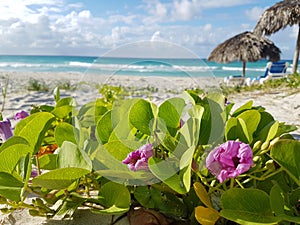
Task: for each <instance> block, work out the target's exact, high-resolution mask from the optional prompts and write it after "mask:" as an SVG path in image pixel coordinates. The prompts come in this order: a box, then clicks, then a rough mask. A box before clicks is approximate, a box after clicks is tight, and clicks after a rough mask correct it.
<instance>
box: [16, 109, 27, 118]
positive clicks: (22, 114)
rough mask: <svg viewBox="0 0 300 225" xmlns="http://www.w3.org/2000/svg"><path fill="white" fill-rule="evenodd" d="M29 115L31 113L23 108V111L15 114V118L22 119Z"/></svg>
mask: <svg viewBox="0 0 300 225" xmlns="http://www.w3.org/2000/svg"><path fill="white" fill-rule="evenodd" d="M27 116H29V114H28V113H27V112H25V111H23V110H22V111H20V112H17V113H16V115H15V116H14V120H22V119H24V118H26V117H27Z"/></svg>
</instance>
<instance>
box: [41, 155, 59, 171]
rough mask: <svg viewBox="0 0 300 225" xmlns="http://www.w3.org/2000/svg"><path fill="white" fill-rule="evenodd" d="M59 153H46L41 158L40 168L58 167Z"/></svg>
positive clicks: (51, 168) (50, 168)
mask: <svg viewBox="0 0 300 225" xmlns="http://www.w3.org/2000/svg"><path fill="white" fill-rule="evenodd" d="M57 160H58V155H57V154H45V155H43V156H42V157H40V158H39V165H40V169H43V170H54V169H56V168H57Z"/></svg>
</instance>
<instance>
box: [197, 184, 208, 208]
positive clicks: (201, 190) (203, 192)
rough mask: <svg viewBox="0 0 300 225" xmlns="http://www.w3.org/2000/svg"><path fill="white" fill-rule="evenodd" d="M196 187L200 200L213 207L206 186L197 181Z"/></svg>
mask: <svg viewBox="0 0 300 225" xmlns="http://www.w3.org/2000/svg"><path fill="white" fill-rule="evenodd" d="M194 189H195V192H196V194H197V196H198V198H199V199H200V201H201V202H202V203H203V204H204V205H205V206H206V207H208V208H212V204H211V201H210V197H209V195H208V193H207V191H206V190H205V188H204V186H203V185H202V184H201V183H199V182H196V183H194Z"/></svg>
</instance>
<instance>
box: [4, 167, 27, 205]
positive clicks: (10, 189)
mask: <svg viewBox="0 0 300 225" xmlns="http://www.w3.org/2000/svg"><path fill="white" fill-rule="evenodd" d="M23 186H24V184H23V183H22V182H21V181H19V180H18V179H16V178H15V177H14V176H13V175H11V174H9V173H5V172H0V195H2V196H3V197H5V198H7V199H10V200H13V201H20V200H21V191H22V188H23Z"/></svg>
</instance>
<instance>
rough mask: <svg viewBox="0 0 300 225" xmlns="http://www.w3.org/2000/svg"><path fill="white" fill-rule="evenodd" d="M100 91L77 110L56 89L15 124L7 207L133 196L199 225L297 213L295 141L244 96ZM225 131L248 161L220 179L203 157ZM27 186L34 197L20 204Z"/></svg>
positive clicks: (123, 206) (116, 206)
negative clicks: (140, 158)
mask: <svg viewBox="0 0 300 225" xmlns="http://www.w3.org/2000/svg"><path fill="white" fill-rule="evenodd" d="M291 83H292V84H293V85H296V83H297V77H296V76H295V77H294V78H293V79H291ZM99 91H100V92H101V94H102V97H101V98H99V99H96V100H95V101H93V102H88V103H86V104H85V105H83V106H82V107H81V108H79V109H78V107H77V104H76V102H75V100H74V99H72V98H61V96H60V90H59V88H56V89H55V90H54V91H53V94H54V105H41V106H37V107H35V108H34V109H33V110H32V111H31V115H30V116H29V117H27V118H25V119H23V120H21V121H20V122H19V123H18V124H17V125H16V128H15V131H14V136H13V137H11V138H10V139H8V140H7V141H6V142H4V143H3V144H2V146H0V158H1V160H2V161H1V164H0V200H1V201H2V202H4V203H5V204H6V205H7V211H9V212H10V211H12V210H16V209H18V208H20V207H22V208H26V207H27V208H30V213H31V215H36V216H46V217H48V218H51V217H54V216H56V217H58V218H64V217H67V216H72V214H73V213H74V212H75V211H76V209H77V208H79V207H82V206H84V207H89V208H90V209H91V210H92V211H93V212H95V213H101V214H122V213H126V212H127V211H128V210H129V209H130V207H131V206H132V205H134V206H135V205H139V206H143V207H146V208H152V209H156V210H159V211H160V212H163V213H165V214H168V215H170V216H172V217H173V218H179V219H187V220H189V219H190V218H192V217H195V219H196V220H197V221H198V222H199V223H201V224H214V223H215V222H216V221H217V222H216V223H222V222H224V223H226V222H228V220H230V221H234V222H236V223H242V224H274V223H281V222H282V223H285V222H294V223H298V222H299V216H300V215H299V212H298V209H297V204H299V203H298V201H299V196H300V183H299V180H300V175H299V174H300V170H299V163H298V162H299V159H300V155H299V152H300V151H299V148H300V147H299V141H297V140H294V139H293V138H292V137H291V136H290V135H289V134H288V133H289V132H291V131H293V130H294V129H295V127H294V126H289V125H286V124H284V123H281V122H279V121H276V120H275V119H274V118H273V116H272V115H270V114H269V113H268V112H266V111H265V109H264V108H263V107H255V106H253V102H252V101H249V102H248V103H246V104H244V105H243V106H241V107H239V108H237V109H236V110H235V111H232V106H233V104H231V105H229V106H225V105H224V102H225V97H224V96H223V95H221V94H214V93H210V94H202V95H201V96H202V97H200V96H199V95H198V93H197V90H196V91H195V90H194V91H192V90H188V91H185V92H184V93H183V96H182V97H176V98H171V99H166V100H165V101H164V102H162V103H161V104H160V105H156V104H154V103H153V102H151V101H148V100H144V99H139V98H136V99H126V98H125V97H126V95H125V94H124V92H123V91H124V90H123V89H122V88H121V87H112V86H108V85H104V86H103V87H101V88H99ZM228 140H239V141H242V142H244V143H246V144H249V145H250V146H251V148H252V150H253V161H254V162H253V166H252V167H251V168H250V170H249V171H248V172H245V173H244V174H241V175H239V176H237V177H235V178H232V179H229V180H226V181H225V182H223V183H219V181H218V180H217V179H216V178H215V177H214V176H213V175H212V174H211V173H209V171H208V170H207V169H206V167H205V160H206V157H207V154H208V153H209V152H210V151H211V150H212V149H213V148H214V147H216V146H218V145H219V144H221V143H224V142H226V141H228ZM147 143H151V144H152V146H153V147H152V148H153V155H152V156H151V157H150V158H149V159H148V161H147V162H146V163H148V164H147V166H148V167H147V168H146V169H144V170H138V171H131V170H129V168H128V166H127V165H125V164H123V163H122V161H123V160H124V159H125V158H126V157H127V155H128V154H129V153H131V152H133V151H135V150H137V149H139V148H141V147H142V146H144V145H145V144H147ZM56 147H57V149H56ZM52 148H54V149H52ZM47 149H48V150H47ZM55 149H56V150H55ZM54 150H55V151H54ZM47 151H48V152H47ZM53 151H54V152H53ZM34 170H37V173H38V174H37V176H34V177H31V174H32V172H33V171H34ZM30 193H35V194H36V195H39V198H37V199H36V200H34V202H33V204H32V205H26V204H25V203H24V202H23V200H24V198H26V197H27V195H28V194H30ZM38 199H39V200H38ZM41 199H42V202H41ZM195 219H191V220H192V221H195ZM195 223H196V222H195Z"/></svg>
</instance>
